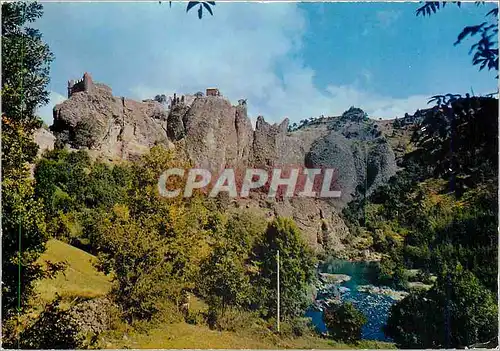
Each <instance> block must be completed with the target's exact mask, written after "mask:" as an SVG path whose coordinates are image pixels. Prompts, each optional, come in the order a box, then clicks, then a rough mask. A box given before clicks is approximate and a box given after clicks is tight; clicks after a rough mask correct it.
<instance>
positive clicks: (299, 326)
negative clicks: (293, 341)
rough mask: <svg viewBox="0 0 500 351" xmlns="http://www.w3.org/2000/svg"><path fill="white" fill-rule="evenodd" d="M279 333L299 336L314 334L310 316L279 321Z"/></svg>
mask: <svg viewBox="0 0 500 351" xmlns="http://www.w3.org/2000/svg"><path fill="white" fill-rule="evenodd" d="M280 333H281V335H284V336H296V337H301V336H304V335H312V334H314V326H313V325H312V321H311V318H305V317H298V318H293V319H290V320H287V321H283V322H281V323H280Z"/></svg>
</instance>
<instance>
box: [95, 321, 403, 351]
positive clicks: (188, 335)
mask: <svg viewBox="0 0 500 351" xmlns="http://www.w3.org/2000/svg"><path fill="white" fill-rule="evenodd" d="M102 347H103V348H108V349H115V348H136V349H142V348H146V349H185V348H187V349H283V348H287V349H390V348H394V345H393V344H391V343H384V342H377V341H366V340H364V341H361V342H360V343H358V344H343V343H338V342H335V341H333V340H328V339H324V338H320V337H317V336H303V337H295V338H291V337H279V336H277V335H275V334H269V335H265V336H262V335H253V334H251V333H249V332H229V331H215V330H211V329H210V328H208V327H207V326H200V325H191V324H187V323H184V322H180V323H174V324H166V325H159V326H158V327H156V328H153V329H150V330H148V331H147V332H136V331H133V332H131V333H124V334H123V335H120V336H115V337H114V338H106V340H105V341H104V343H103V345H102Z"/></svg>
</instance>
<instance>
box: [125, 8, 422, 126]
mask: <svg viewBox="0 0 500 351" xmlns="http://www.w3.org/2000/svg"><path fill="white" fill-rule="evenodd" d="M235 12H236V13H235ZM379 12H380V11H379ZM389 12H390V13H389ZM389 12H388V13H385V12H384V13H379V14H377V20H379V21H383V22H384V23H388V22H389V21H392V20H395V19H397V17H398V16H399V14H397V13H395V12H394V11H389ZM249 19H252V20H249ZM255 19H258V20H257V21H256V20H255ZM184 20H186V19H183V21H184ZM212 22H213V23H212ZM256 22H257V23H256ZM249 23H252V25H249ZM305 25H306V24H305V19H304V14H303V13H302V12H301V10H299V9H298V8H297V6H296V4H287V5H286V6H284V5H283V4H281V5H278V6H276V4H269V5H267V6H262V5H260V6H250V7H247V8H246V9H245V11H240V10H238V7H227V8H226V7H225V6H220V7H218V8H217V15H216V16H214V17H213V18H209V20H208V21H207V22H206V23H203V22H200V21H193V23H190V25H189V26H183V27H182V28H184V30H183V31H176V32H175V33H176V34H175V36H176V37H177V40H176V41H169V43H168V50H164V51H163V53H162V54H161V55H160V57H157V59H155V60H154V61H155V62H158V63H157V64H155V65H154V67H151V69H154V71H155V72H156V73H155V74H156V76H157V77H164V79H163V80H162V81H161V83H157V84H156V85H152V84H151V81H148V80H147V79H144V80H143V81H142V82H141V83H140V84H137V85H136V86H135V87H133V88H132V89H131V93H132V94H133V95H135V96H136V97H137V98H141V99H143V98H148V97H152V96H155V95H156V94H158V93H159V92H162V93H165V94H173V93H174V92H177V93H194V92H196V91H198V90H202V91H203V90H204V89H205V88H206V87H209V86H217V87H218V88H219V89H220V90H221V92H222V94H223V95H224V96H226V97H228V98H229V99H230V100H231V101H232V102H233V103H234V102H236V101H237V100H238V99H240V98H247V99H248V106H249V107H248V108H249V114H250V116H252V118H253V119H255V117H256V116H257V115H263V116H264V117H265V118H266V120H268V121H273V122H279V121H280V120H282V119H283V118H285V117H288V118H290V119H291V120H292V121H299V120H301V119H304V118H308V117H312V116H319V115H321V114H324V115H335V114H341V113H342V112H343V111H345V110H346V109H348V108H349V107H350V106H352V105H356V106H359V107H361V108H363V109H364V110H366V111H367V112H368V113H369V114H370V115H373V116H376V117H383V118H393V117H395V116H400V115H402V114H404V113H405V112H409V113H412V112H413V111H415V110H416V109H417V108H418V107H420V108H421V107H422V106H423V105H424V106H425V103H426V101H427V100H426V99H427V97H426V96H413V97H408V98H406V99H394V98H391V97H384V96H378V95H376V94H370V93H368V92H364V91H362V90H358V89H356V88H354V85H356V86H357V85H358V84H357V83H358V82H353V86H334V85H332V86H330V87H328V89H327V91H321V90H320V89H318V88H317V87H316V86H315V84H314V82H313V79H314V76H315V72H314V71H313V70H312V69H311V68H310V67H308V66H307V65H305V64H304V63H303V61H302V59H301V57H300V55H297V53H298V52H299V50H300V48H301V40H302V35H303V34H304V31H305ZM169 26H171V27H172V28H176V27H177V24H170V25H169ZM221 28H224V30H221ZM160 62H161V64H160ZM153 64H154V63H153ZM277 68H278V69H277ZM277 72H282V73H281V75H278V73H277ZM360 75H361V77H362V78H363V79H362V80H363V81H364V82H369V81H370V80H371V79H372V78H373V77H372V75H371V73H370V72H368V71H367V70H362V71H361V72H360ZM156 81H157V82H158V80H157V79H156Z"/></svg>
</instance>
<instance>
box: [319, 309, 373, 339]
mask: <svg viewBox="0 0 500 351" xmlns="http://www.w3.org/2000/svg"><path fill="white" fill-rule="evenodd" d="M323 320H324V322H325V325H326V327H327V328H328V331H329V333H330V335H331V336H332V338H333V339H334V340H338V341H344V342H356V341H358V340H360V339H361V328H362V327H363V325H364V324H365V323H366V322H367V321H368V319H367V318H366V316H365V315H364V314H363V313H361V312H360V311H359V310H358V309H356V307H354V306H353V304H352V303H350V302H347V303H344V304H333V305H331V306H329V307H328V308H327V309H326V310H325V313H324V315H323Z"/></svg>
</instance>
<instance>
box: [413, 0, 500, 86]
mask: <svg viewBox="0 0 500 351" xmlns="http://www.w3.org/2000/svg"><path fill="white" fill-rule="evenodd" d="M446 3H447V2H445V1H443V2H439V1H428V2H426V3H425V4H424V5H422V6H421V7H419V8H418V9H417V11H416V14H417V16H419V15H422V16H424V17H425V16H430V15H431V14H434V13H436V12H437V11H438V10H439V9H442V8H444V7H445V6H446ZM451 3H452V4H456V5H457V6H458V7H460V1H453V2H451ZM483 4H484V1H476V5H477V6H480V5H483ZM486 17H487V18H488V20H487V21H485V22H483V23H481V24H478V25H473V26H467V27H465V28H464V29H463V30H462V32H460V34H459V35H458V38H457V40H456V41H455V43H454V45H458V44H460V43H461V42H462V41H463V40H464V39H466V38H467V37H473V36H476V35H478V36H479V37H480V39H479V41H478V42H476V43H475V44H474V45H472V46H471V48H470V51H469V55H471V54H472V53H474V56H473V57H472V64H473V65H479V70H480V71H482V70H483V69H484V68H485V67H488V70H491V69H494V70H496V71H498V40H497V37H498V8H494V9H493V10H491V11H489V12H488V13H487V14H486ZM497 78H498V76H497Z"/></svg>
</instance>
